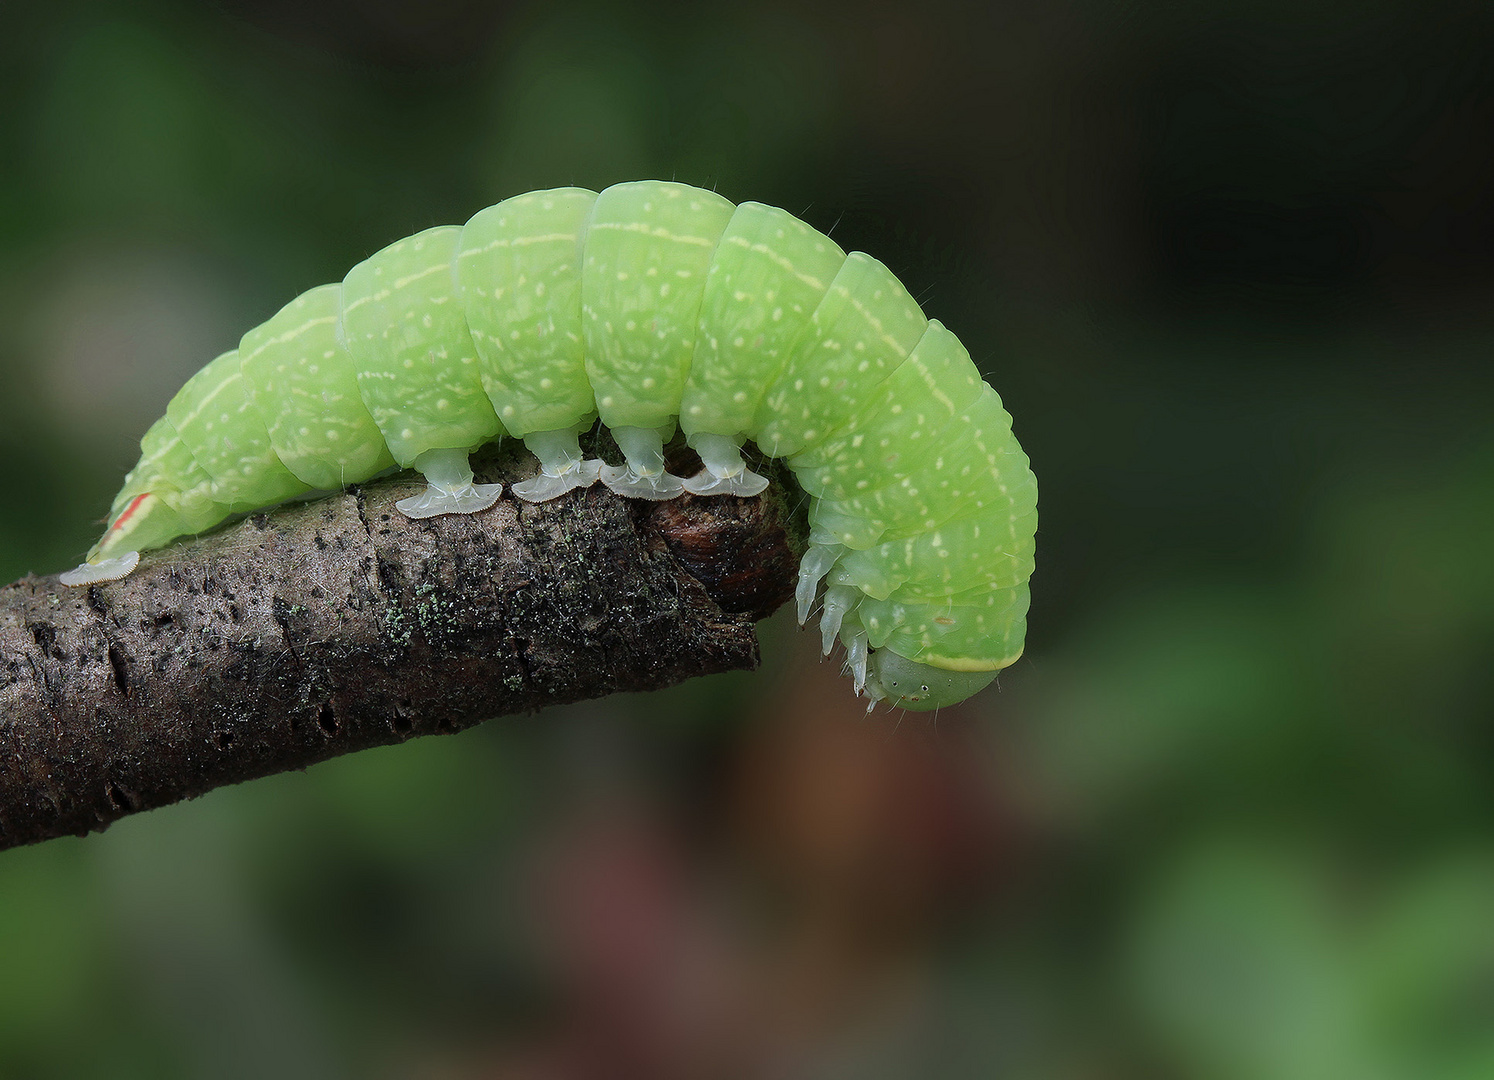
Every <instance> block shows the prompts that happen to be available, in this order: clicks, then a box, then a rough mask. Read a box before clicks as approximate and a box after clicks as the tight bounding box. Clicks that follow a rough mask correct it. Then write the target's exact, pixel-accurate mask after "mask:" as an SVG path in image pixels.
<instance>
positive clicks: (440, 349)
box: [62, 181, 1037, 709]
mask: <svg viewBox="0 0 1494 1080" xmlns="http://www.w3.org/2000/svg"><path fill="white" fill-rule="evenodd" d="M598 418H600V420H601V422H602V423H603V424H605V425H606V426H607V427H608V428H609V429H610V430H611V433H612V435H613V437H614V439H615V440H616V442H617V444H618V447H619V448H620V449H621V451H622V453H623V456H624V458H625V459H626V460H625V464H623V465H619V466H612V465H608V464H606V463H604V462H602V461H599V460H587V459H585V458H584V457H583V455H582V453H581V450H580V445H579V442H578V439H577V436H578V434H579V433H581V432H583V431H585V430H587V429H588V428H589V427H590V426H591V425H592V424H593V423H594V422H595V421H596V420H597V419H598ZM676 425H678V427H679V428H680V429H682V430H683V431H684V433H685V436H686V439H687V441H688V443H689V445H690V446H691V447H693V448H694V449H695V450H696V452H697V453H698V454H699V455H700V458H701V461H702V462H703V464H704V468H703V469H702V470H701V472H700V473H699V474H698V475H696V476H694V477H691V478H689V479H681V478H679V477H675V476H671V475H670V474H669V473H668V471H667V470H666V469H665V465H664V458H663V453H662V450H663V446H664V443H665V441H666V440H667V439H669V438H671V437H672V436H673V435H674V432H675V430H676ZM504 435H507V436H511V437H515V438H522V439H523V440H524V442H525V445H526V446H527V447H528V449H529V450H530V451H532V452H533V453H534V455H535V456H536V457H537V458H538V460H539V466H540V470H539V474H538V475H537V476H536V477H535V478H534V479H532V480H527V481H524V482H522V483H518V484H514V485H513V493H514V495H516V496H517V497H518V498H521V499H526V500H529V501H532V502H539V501H543V500H546V499H553V498H555V497H557V496H559V495H562V494H564V493H565V492H567V491H570V490H572V489H574V488H578V487H584V486H586V485H589V484H592V483H594V482H596V481H597V480H599V479H600V480H601V481H602V482H603V483H604V484H606V485H607V486H608V487H609V488H611V489H612V490H613V491H615V492H617V493H619V494H621V495H625V496H629V497H633V498H643V499H669V498H674V497H675V496H677V495H679V494H680V493H681V492H683V491H689V492H691V493H693V494H696V495H717V494H731V495H741V496H751V495H756V494H757V493H759V492H760V491H762V490H763V488H764V487H765V486H766V484H767V481H766V480H765V479H764V478H762V477H760V476H758V475H756V474H754V473H753V472H751V471H750V470H749V469H748V468H747V466H746V464H745V462H744V461H743V459H742V455H741V446H742V444H743V442H744V441H746V440H751V441H753V442H754V443H756V445H757V447H758V449H759V450H761V451H762V452H763V453H765V454H767V455H769V456H772V457H781V458H787V459H788V463H789V465H790V466H791V467H792V468H793V470H794V471H795V474H796V476H797V478H798V480H799V482H800V483H801V484H802V485H803V487H804V489H805V491H807V492H808V493H809V495H810V496H811V509H810V523H811V533H810V548H809V551H808V553H807V554H806V555H805V556H804V559H803V563H802V566H801V569H800V580H799V588H798V597H797V599H798V614H799V621H800V622H801V623H802V622H804V620H805V619H806V618H807V617H808V615H809V611H810V608H811V606H812V605H813V603H814V600H815V598H816V596H817V595H818V594H819V588H820V582H821V580H822V579H824V580H825V583H826V587H825V592H824V611H823V616H822V618H821V620H820V626H821V630H822V632H823V637H824V647H825V651H826V652H827V653H828V652H829V651H830V648H831V646H832V645H833V643H834V642H835V640H836V639H837V638H839V639H840V641H841V642H842V643H843V644H844V645H845V648H846V651H847V656H848V666H849V667H850V669H851V671H852V673H853V675H854V679H855V684H856V689H857V690H858V692H859V691H860V690H862V689H865V690H866V691H867V693H868V694H869V696H870V697H871V699H872V702H873V703H875V702H877V701H879V700H886V701H889V702H890V703H892V704H894V705H897V706H901V707H905V708H910V709H932V708H937V707H938V706H940V705H945V704H950V703H953V702H956V701H960V700H963V699H964V698H966V697H968V696H970V695H971V694H973V693H975V692H976V691H977V690H979V689H981V688H982V687H984V686H985V685H986V684H987V683H989V682H990V681H991V680H992V679H993V678H994V677H995V674H996V672H997V671H998V670H1000V669H1001V668H1003V667H1006V666H1007V665H1009V664H1011V663H1013V662H1014V661H1015V660H1016V659H1017V658H1018V656H1020V655H1021V652H1022V641H1023V636H1024V633H1025V630H1026V613H1027V605H1028V590H1027V580H1028V578H1029V576H1030V575H1031V573H1032V569H1033V549H1034V543H1033V538H1034V532H1035V530H1036V527H1037V482H1036V480H1035V479H1034V478H1033V475H1032V472H1031V470H1030V469H1029V467H1028V460H1027V457H1026V455H1025V454H1023V453H1022V450H1021V448H1020V447H1019V446H1018V445H1017V441H1016V439H1015V437H1014V436H1013V435H1012V430H1011V417H1010V416H1009V415H1008V414H1007V413H1006V411H1005V410H1004V409H1003V408H1002V405H1001V399H1000V398H999V397H998V396H997V394H996V392H995V391H994V390H993V389H992V388H991V387H990V386H988V385H987V384H986V383H985V382H984V381H983V380H982V379H981V377H980V373H979V371H978V370H977V369H976V366H975V364H974V363H973V362H972V361H971V359H970V356H969V354H968V353H967V352H966V351H965V349H964V347H963V346H961V344H960V342H959V340H958V339H957V338H956V337H955V336H954V335H953V334H952V333H950V332H949V331H948V330H946V329H945V328H944V327H943V326H941V325H940V324H939V323H938V322H937V321H931V320H929V319H926V318H925V317H924V315H923V312H922V311H920V310H919V307H918V305H917V303H915V302H914V301H913V299H912V298H911V297H910V296H909V295H908V293H907V290H906V289H904V288H903V286H902V284H901V283H900V282H899V281H898V280H897V278H896V277H894V276H893V274H892V273H891V272H890V271H889V270H888V269H887V268H886V267H885V266H883V265H882V264H881V263H880V262H878V261H877V260H875V259H873V258H871V257H870V256H868V255H864V254H861V253H859V252H853V253H852V254H850V255H847V254H846V253H845V252H843V251H842V250H841V249H840V248H839V247H838V246H837V245H836V244H835V243H834V242H833V241H832V240H831V239H830V238H829V237H827V236H825V235H824V234H822V233H819V232H816V231H815V230H814V229H812V228H810V227H809V226H808V225H806V224H804V223H803V222H802V221H799V220H798V219H797V218H795V217H793V216H792V215H791V214H787V213H785V212H784V211H782V210H778V209H775V208H774V207H771V206H764V205H762V204H761V203H753V202H748V203H743V204H742V205H740V206H733V205H732V204H731V203H729V202H727V201H726V200H725V199H723V198H721V197H720V196H718V195H716V194H714V193H712V192H709V191H702V190H700V189H699V188H692V187H687V186H685V185H683V184H676V183H667V182H663V181H639V182H635V183H626V184H618V185H616V186H614V187H610V188H608V189H606V190H605V191H603V192H602V193H601V194H600V195H598V194H597V193H595V192H591V191H585V190H581V189H579V188H559V189H555V190H551V191H537V192H531V193H529V194H527V195H519V196H516V197H514V198H511V199H507V200H505V201H503V202H501V203H499V204H498V205H496V206H491V207H489V208H487V209H486V210H483V211H481V212H480V213H478V214H477V215H476V216H475V217H473V218H472V219H471V220H470V221H468V222H467V224H466V225H463V226H443V227H439V228H433V229H427V230H426V231H424V232H421V233H417V234H416V235H414V236H411V237H408V238H406V239H404V240H401V241H399V242H397V243H395V244H392V245H390V246H389V247H387V248H384V249H383V250H382V251H380V252H378V253H377V254H375V255H373V256H371V257H370V258H368V259H366V260H364V261H363V262H361V263H359V264H358V265H357V266H355V267H353V269H352V270H351V271H349V272H348V275H347V277H346V278H345V279H344V280H343V281H342V283H341V284H340V285H324V286H321V287H320V288H316V289H312V290H311V291H310V292H307V293H305V294H304V295H302V296H300V297H298V298H297V299H295V300H293V301H292V302H291V303H290V304H288V305H287V306H286V307H284V308H283V309H281V311H280V312H279V313H277V314H276V315H274V316H273V317H272V318H271V319H270V320H269V321H268V322H266V323H264V324H263V325H261V326H258V327H255V328H254V329H253V330H250V331H249V332H248V333H247V334H245V335H244V337H243V340H242V341H241V342H240V343H239V347H238V348H237V349H235V350H232V351H230V352H226V353H224V354H223V355H222V356H219V357H218V358H217V359H215V360H213V361H212V362H211V363H209V364H208V365H207V366H206V367H205V368H203V369H202V370H201V371H199V372H198V373H197V374H196V375H194V376H193V377H192V378H191V379H189V380H188V381H187V384H186V385H185V386H183V387H182V389H181V390H180V391H179V392H178V393H177V395H176V397H174V398H173V399H172V401H171V403H170V405H169V406H168V407H167V410H166V416H165V417H164V418H162V419H161V420H159V421H157V422H156V424H155V425H153V426H152V427H151V428H150V430H149V431H147V432H146V434H145V436H144V438H142V439H141V442H140V448H141V457H140V461H139V463H138V464H137V465H136V466H135V468H134V469H133V470H132V471H131V472H130V473H129V475H128V476H127V477H126V478H125V482H124V488H123V489H122V490H121V491H120V493H119V495H118V496H117V497H116V499H115V501H114V505H113V508H112V510H111V513H110V516H109V521H110V525H109V527H108V530H107V531H106V532H105V533H104V536H103V538H102V539H100V540H99V542H98V544H96V545H95V546H94V548H93V550H92V551H90V552H89V555H88V561H87V562H85V563H84V564H83V565H82V566H80V567H78V568H77V569H76V570H73V571H69V572H68V573H67V574H64V575H63V576H62V580H63V581H64V582H66V583H67V584H70V585H83V584H88V583H90V582H96V581H110V580H114V579H117V578H120V577H123V576H124V575H125V574H127V573H129V572H130V570H131V569H133V568H134V566H135V564H136V562H137V561H138V558H139V556H138V552H140V551H142V550H146V549H149V548H156V547H161V546H163V545H165V544H168V543H170V542H171V541H172V540H174V539H176V538H178V537H180V536H184V535H187V534H191V533H197V532H200V531H202V530H204V529H207V528H209V527H211V526H213V525H215V524H217V523H218V522H220V521H222V520H224V519H225V518H227V517H228V516H230V515H232V514H235V513H239V512H243V511H249V510H256V509H259V508H262V507H265V506H269V505H272V504H274V503H277V502H281V501H283V500H285V499H289V498H292V497H295V496H298V495H302V494H304V493H306V492H308V491H317V490H336V489H338V488H341V487H344V486H346V485H348V484H352V483H357V482H359V481H363V480H367V479H369V478H370V477H373V476H375V475H377V474H378V473H380V472H383V471H385V470H386V469H389V468H392V467H399V468H412V467H413V468H415V469H418V470H419V471H420V472H421V473H422V474H424V476H425V478H426V480H427V482H428V487H427V489H426V491H425V492H424V493H422V494H420V495H418V496H415V497H413V498H410V499H405V500H403V501H402V502H400V503H399V504H398V505H399V509H400V510H401V511H402V512H403V513H405V514H406V515H408V516H410V517H429V516H432V515H436V514H469V513H476V512H478V511H481V510H485V509H487V508H488V507H489V506H491V505H493V503H494V502H495V501H496V500H497V499H498V498H499V496H500V495H501V492H502V485H499V484H492V485H482V484H474V483H473V475H472V470H471V468H470V466H469V464H468V460H467V457H468V454H469V452H470V451H472V450H473V449H475V448H476V447H478V446H481V445H482V444H484V443H487V442H490V441H492V440H494V439H497V438H500V437H502V436H504Z"/></svg>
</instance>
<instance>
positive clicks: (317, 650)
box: [0, 443, 805, 849]
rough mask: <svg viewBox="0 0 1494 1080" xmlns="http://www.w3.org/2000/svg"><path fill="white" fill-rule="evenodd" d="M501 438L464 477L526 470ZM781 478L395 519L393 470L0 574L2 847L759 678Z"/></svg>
mask: <svg viewBox="0 0 1494 1080" xmlns="http://www.w3.org/2000/svg"><path fill="white" fill-rule="evenodd" d="M518 445H519V444H517V443H508V444H505V446H504V448H503V449H500V450H497V451H495V452H492V453H490V454H489V455H488V456H487V458H486V459H485V460H484V461H481V462H479V463H478V473H479V476H480V478H482V479H484V480H487V481H488V482H491V481H492V480H494V479H503V480H505V481H512V480H514V479H523V478H524V477H525V476H526V475H527V474H530V473H532V472H533V471H534V467H533V462H532V459H530V458H528V456H527V455H525V454H523V453H522V451H520V450H518V449H517V447H518ZM510 447H512V449H510ZM686 453H688V451H686ZM683 467H684V468H685V469H688V468H689V463H688V462H686V463H684V464H683ZM786 476H787V473H786V472H779V473H777V474H776V475H774V481H775V482H774V483H773V484H772V485H771V486H770V487H769V489H768V491H767V492H766V493H764V494H763V495H761V496H759V497H758V498H755V499H734V498H710V499H694V498H691V497H690V496H685V497H683V498H680V499H677V500H675V501H672V502H666V503H648V502H639V501H630V500H624V499H621V498H618V497H617V496H614V495H613V494H611V493H610V492H608V491H607V490H606V489H605V488H603V487H601V486H595V487H592V488H590V489H588V490H585V491H582V492H573V493H571V494H569V495H566V496H563V497H562V498H560V499H557V500H555V501H554V502H550V503H544V504H540V505H529V504H526V503H522V502H518V501H516V500H514V499H513V498H512V497H511V496H509V495H505V497H504V498H503V499H502V500H500V501H499V502H498V504H497V505H496V506H495V507H493V508H492V509H491V510H489V511H486V512H485V513H482V514H478V515H474V516H472V517H440V518H431V519H428V520H426V521H408V520H406V519H405V518H403V517H402V516H401V515H400V514H399V513H398V512H397V511H396V510H395V509H394V502H395V500H397V499H400V498H403V497H405V496H407V495H409V494H411V493H412V492H413V491H415V490H418V486H419V480H418V478H413V479H412V477H411V476H410V475H408V474H405V475H401V476H399V477H394V478H391V479H388V480H383V481H378V482H375V483H371V484H368V485H365V486H363V487H362V488H352V489H349V490H348V491H347V492H345V493H342V494H338V495H333V496H328V497H327V498H324V499H320V500H317V501H315V502H310V503H301V504H293V505H290V506H286V507H282V508H279V509H277V510H274V511H272V512H269V513H263V514H257V515H254V516H252V517H250V518H247V519H246V520H244V521H241V522H239V523H238V524H236V525H233V526H230V527H228V528H226V529H223V530H221V531H219V532H216V533H214V534H211V535H208V536H205V537H201V538H199V539H197V540H195V541H191V542H187V543H182V544H177V545H173V546H172V547H169V548H167V549H165V550H163V551H158V552H151V553H147V554H146V555H145V556H143V557H142V558H141V561H140V566H139V568H138V569H137V570H136V571H135V572H134V573H133V574H132V575H130V576H129V577H128V578H126V579H124V580H123V581H119V582H114V583H111V584H107V585H99V586H93V587H89V588H84V589H71V588H67V587H64V586H62V585H59V584H58V583H57V580H56V578H54V577H47V578H37V577H35V576H28V577H26V578H25V579H23V580H21V581H18V582H15V583H14V584H12V585H9V586H6V587H5V588H4V589H0V849H3V848H7V847H14V846H16V845H20V844H28V843H33V842H35V841H38V840H44V839H48V838H50V837H54V836H61V835H64V834H69V833H76V834H83V833H86V832H89V831H90V830H96V829H102V828H104V827H106V826H107V825H109V823H110V822H113V821H115V820H117V819H119V818H121V817H123V816H125V815H126V814H132V813H136V812H137V811H141V810H148V809H151V808H153V807H157V806H164V805H166V804H168V803H173V802H176V801H178V800H181V799H186V798H191V797H192V796H195V795H201V794H203V793H204V792H207V791H210V790H212V789H213V788H215V787H219V786H221V785H224V784H232V783H237V782H239V781H242V780H248V779H252V778H254V777H258V776H266V775H269V774H271V773H276V772H283V771H285V770H289V769H300V768H305V767H306V766H307V765H311V764H313V763H314V762H318V761H323V760H325V759H327V758H330V757H335V756H337V755H339V754H346V753H349V752H351V751H354V750H361V749H363V748H365V747H369V746H380V745H384V744H388V743H397V742H402V741H404V740H406V739H410V738H413V737H415V736H417V735H429V734H435V733H443V732H455V731H461V730H463V729H464V728H467V727H470V726H472V725H473V724H476V723H479V722H480V721H482V720H485V719H488V718H489V717H493V716H500V715H504V714H507V713H517V712H526V711H532V710H535V709H538V708H541V707H542V706H545V705H551V704H558V703H561V702H569V701H578V700H581V699H583V698H594V697H602V696H604V695H606V694H612V693H616V692H618V691H620V690H653V689H657V688H659V687H664V686H670V685H673V684H674V683H678V682H682V681H684V680H685V679H689V678H692V677H694V676H696V675H705V674H710V673H714V672H718V671H728V670H732V669H739V668H751V667H754V666H756V664H757V660H758V654H757V640H756V637H755V635H754V634H753V631H752V622H753V620H755V619H760V618H763V617H764V616H766V615H767V614H769V613H770V612H771V611H773V610H774V609H775V608H777V607H778V606H779V605H780V604H781V603H783V602H784V601H785V600H786V599H787V598H788V597H789V596H791V595H792V594H793V588H794V580H795V574H796V570H797V559H798V556H799V555H800V554H801V553H802V539H803V536H804V532H805V525H804V523H803V521H802V518H801V517H796V516H795V515H794V514H793V513H791V511H790V506H791V505H792V503H793V501H794V496H795V495H797V489H796V488H794V487H792V482H791V481H786V479H785V478H786Z"/></svg>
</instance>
